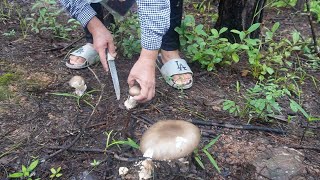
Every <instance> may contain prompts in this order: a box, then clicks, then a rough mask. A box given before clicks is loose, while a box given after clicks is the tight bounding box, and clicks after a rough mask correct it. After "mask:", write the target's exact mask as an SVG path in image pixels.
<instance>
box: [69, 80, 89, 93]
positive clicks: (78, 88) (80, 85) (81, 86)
mask: <svg viewBox="0 0 320 180" xmlns="http://www.w3.org/2000/svg"><path fill="white" fill-rule="evenodd" d="M69 85H70V86H71V87H73V88H75V94H76V95H78V96H82V95H83V94H84V92H85V91H86V90H87V85H86V84H85V81H84V79H83V77H81V76H73V77H72V78H71V79H70V81H69Z"/></svg>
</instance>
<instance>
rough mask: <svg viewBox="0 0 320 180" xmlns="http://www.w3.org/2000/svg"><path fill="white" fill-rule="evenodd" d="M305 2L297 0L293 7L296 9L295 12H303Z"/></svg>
mask: <svg viewBox="0 0 320 180" xmlns="http://www.w3.org/2000/svg"><path fill="white" fill-rule="evenodd" d="M305 2H306V1H305V0H297V3H296V5H295V6H294V8H296V9H297V10H299V11H303V8H304V3H305Z"/></svg>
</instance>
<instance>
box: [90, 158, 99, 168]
mask: <svg viewBox="0 0 320 180" xmlns="http://www.w3.org/2000/svg"><path fill="white" fill-rule="evenodd" d="M100 163H101V162H100V161H97V160H95V159H94V160H93V161H92V162H91V163H90V165H91V166H92V167H94V168H95V167H97V166H99V164H100Z"/></svg>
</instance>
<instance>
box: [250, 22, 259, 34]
mask: <svg viewBox="0 0 320 180" xmlns="http://www.w3.org/2000/svg"><path fill="white" fill-rule="evenodd" d="M259 26H260V23H255V24H252V25H251V26H250V28H249V29H248V32H249V33H252V32H253V31H255V30H256V29H258V28H259Z"/></svg>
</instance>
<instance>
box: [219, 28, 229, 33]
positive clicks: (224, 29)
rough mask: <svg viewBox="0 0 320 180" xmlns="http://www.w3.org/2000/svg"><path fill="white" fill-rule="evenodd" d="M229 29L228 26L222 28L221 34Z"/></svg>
mask: <svg viewBox="0 0 320 180" xmlns="http://www.w3.org/2000/svg"><path fill="white" fill-rule="evenodd" d="M227 30H228V28H226V27H223V28H221V29H220V30H219V35H220V34H222V33H224V32H226V31H227Z"/></svg>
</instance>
